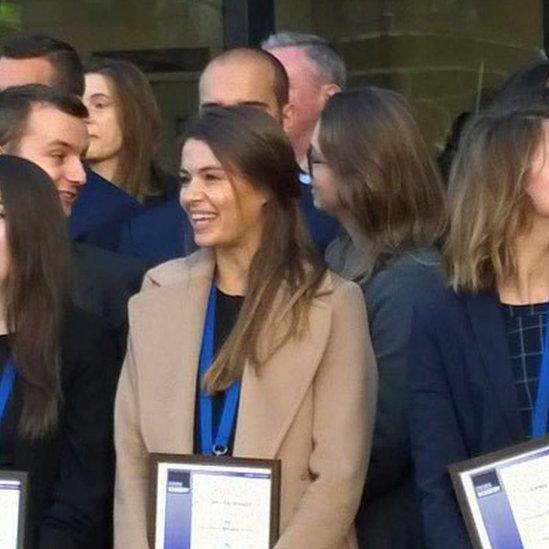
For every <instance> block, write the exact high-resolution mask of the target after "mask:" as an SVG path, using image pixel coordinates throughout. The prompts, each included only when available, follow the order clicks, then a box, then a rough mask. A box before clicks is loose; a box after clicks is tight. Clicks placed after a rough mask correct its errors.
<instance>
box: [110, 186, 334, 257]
mask: <svg viewBox="0 0 549 549" xmlns="http://www.w3.org/2000/svg"><path fill="white" fill-rule="evenodd" d="M299 206H300V208H301V211H302V213H303V215H304V217H305V221H306V223H307V226H308V228H309V232H310V233H311V236H312V239H313V242H314V244H315V246H316V247H317V248H318V250H319V251H320V252H321V253H324V249H325V248H326V246H327V245H328V243H329V242H330V241H331V240H332V239H333V238H334V237H335V236H336V235H337V233H338V230H339V224H338V222H337V221H336V220H335V219H333V218H331V217H330V216H328V215H327V214H325V213H324V212H321V211H319V210H317V209H316V208H315V207H314V204H313V198H312V194H311V186H310V185H304V184H301V196H300V197H299ZM195 250H196V245H195V243H194V240H193V230H192V227H191V225H190V223H189V221H188V220H187V216H186V215H185V212H184V211H183V209H182V208H181V206H180V205H179V199H178V198H174V199H172V200H170V201H168V202H165V203H164V204H161V205H159V206H155V207H152V208H150V209H148V210H147V211H146V212H145V213H142V214H141V215H139V216H136V217H132V218H131V219H128V220H127V221H126V222H125V224H124V227H123V229H122V236H121V238H120V245H119V246H118V252H120V253H121V254H124V255H130V256H132V257H136V258H138V259H140V260H141V261H142V262H144V263H145V264H146V265H147V266H148V267H155V266H156V265H159V264H160V263H164V262H166V261H169V260H170V259H176V258H178V257H184V256H187V255H189V254H190V253H192V252H194V251H195Z"/></svg>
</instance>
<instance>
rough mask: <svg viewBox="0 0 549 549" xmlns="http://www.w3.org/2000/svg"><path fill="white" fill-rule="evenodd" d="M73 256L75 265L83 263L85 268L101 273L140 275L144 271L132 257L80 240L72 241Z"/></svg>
mask: <svg viewBox="0 0 549 549" xmlns="http://www.w3.org/2000/svg"><path fill="white" fill-rule="evenodd" d="M73 258H74V261H75V262H76V263H77V266H78V265H79V264H84V265H85V267H86V269H91V270H93V271H99V272H101V273H116V274H118V275H124V274H141V276H142V275H143V273H144V271H145V266H144V265H143V263H142V262H141V261H139V260H138V259H135V258H134V257H130V256H127V255H123V254H119V253H116V252H112V251H110V250H105V249H103V248H99V247H98V246H94V245H93V244H84V243H82V242H74V243H73Z"/></svg>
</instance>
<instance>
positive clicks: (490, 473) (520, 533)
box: [449, 437, 549, 549]
mask: <svg viewBox="0 0 549 549" xmlns="http://www.w3.org/2000/svg"><path fill="white" fill-rule="evenodd" d="M449 470H450V476H451V478H452V482H453V484H454V488H455V491H456V495H457V499H458V502H459V505H460V508H461V512H462V514H463V516H464V518H465V523H466V525H467V530H468V532H469V536H470V538H471V541H472V542H473V546H474V547H478V548H481V549H543V548H549V437H544V438H542V439H537V440H534V441H531V442H526V443H523V444H518V445H516V446H512V447H510V448H505V449H503V450H500V451H498V452H494V453H491V454H487V455H485V456H480V457H478V458H474V459H471V460H468V461H463V462H461V463H457V464H455V465H451V466H450V468H449Z"/></svg>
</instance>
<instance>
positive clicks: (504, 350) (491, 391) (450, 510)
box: [409, 288, 525, 549]
mask: <svg viewBox="0 0 549 549" xmlns="http://www.w3.org/2000/svg"><path fill="white" fill-rule="evenodd" d="M409 357H410V361H411V363H410V366H411V372H412V380H411V381H412V408H411V434H412V453H413V457H414V462H415V467H416V477H417V484H418V486H419V489H420V491H421V495H422V511H423V517H424V523H425V529H426V536H427V541H428V546H429V547H432V548H436V549H438V548H441V549H442V548H444V549H453V548H456V549H457V548H459V549H461V548H465V547H469V546H470V543H469V541H468V537H467V534H466V531H465V527H464V523H463V521H462V519H461V515H460V512H459V509H458V506H457V503H456V500H455V497H454V493H453V490H452V486H451V483H450V477H449V475H448V472H447V467H448V465H450V464H452V463H455V462H457V461H461V460H464V459H467V458H470V457H473V456H478V455H481V454H484V453H487V452H491V451H494V450H497V449H500V448H503V447H505V446H509V445H512V444H515V443H518V442H522V441H524V438H525V433H524V432H523V428H522V425H521V421H520V416H519V413H518V409H517V393H516V389H515V384H514V380H513V377H512V369H511V359H510V356H509V349H508V343H507V339H506V335H505V323H504V318H503V314H502V309H501V305H500V303H499V301H498V299H497V297H496V296H495V295H494V294H490V293H482V294H477V295H472V294H456V293H455V292H454V291H452V290H451V289H449V288H444V289H440V290H437V289H433V290H431V291H428V292H423V293H422V294H418V296H417V299H416V302H415V307H414V319H413V326H412V338H411V341H410V350H409Z"/></svg>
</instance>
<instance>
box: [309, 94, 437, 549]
mask: <svg viewBox="0 0 549 549" xmlns="http://www.w3.org/2000/svg"><path fill="white" fill-rule="evenodd" d="M312 143H313V145H312V149H311V151H310V155H309V159H310V165H311V173H312V175H313V196H314V199H315V204H316V205H317V206H318V207H320V208H323V209H325V210H326V211H327V212H328V213H330V214H331V215H333V216H334V217H335V218H336V219H338V220H339V221H340V223H341V225H342V227H344V229H345V231H344V233H343V234H342V235H341V236H340V237H339V239H337V240H336V241H334V243H332V244H331V245H330V246H329V247H328V250H327V258H328V261H329V264H330V265H331V266H332V268H334V269H335V270H336V272H339V273H340V274H341V275H342V276H346V277H347V278H350V279H353V280H355V281H356V282H358V283H359V284H360V286H361V288H362V291H363V293H364V297H365V299H366V307H367V309H368V318H369V328H370V334H371V338H372V345H373V348H374V352H375V355H376V360H377V364H378V371H379V395H378V409H377V420H376V428H375V431H374V440H373V446H372V457H371V461H370V469H369V471H368V476H367V479H366V485H365V490H364V498H363V505H362V507H361V509H360V512H359V515H358V517H357V529H358V535H359V541H360V542H361V544H362V546H363V547H368V548H376V547H380V548H385V547H391V548H392V549H397V548H402V549H411V548H414V547H417V548H421V547H423V536H422V529H421V519H420V516H419V512H418V497H417V494H416V491H415V488H414V485H413V479H412V460H411V452H410V443H409V428H408V396H409V392H408V389H407V373H408V368H407V358H408V357H407V345H408V342H409V338H410V330H411V321H412V306H413V300H414V296H415V294H416V292H417V291H419V289H420V288H423V287H426V286H429V285H431V284H436V283H437V281H441V277H440V275H439V269H438V264H439V255H438V252H437V251H436V249H435V246H434V244H435V242H436V240H437V238H438V237H440V235H441V233H442V230H443V228H444V223H445V206H444V199H443V191H442V185H441V182H440V180H439V175H438V173H437V170H436V167H435V164H434V162H433V160H432V159H431V158H430V156H429V152H428V149H427V146H426V144H425V142H424V140H423V138H422V136H421V133H420V131H419V128H418V126H417V124H416V122H415V121H414V119H413V117H412V114H411V112H410V109H409V107H408V105H407V104H406V101H405V100H404V98H403V97H402V96H400V95H399V94H397V93H395V92H393V91H390V90H384V89H380V88H373V87H372V88H363V89H357V90H353V91H348V92H342V93H340V94H337V95H335V96H334V97H332V98H331V99H330V100H329V101H328V103H327V105H326V108H325V110H324V111H323V113H322V116H321V119H320V122H319V124H318V125H317V129H316V131H315V133H314V135H313V142H312ZM364 335H366V337H370V336H369V335H368V333H367V332H365V333H364V334H363V337H364Z"/></svg>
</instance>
